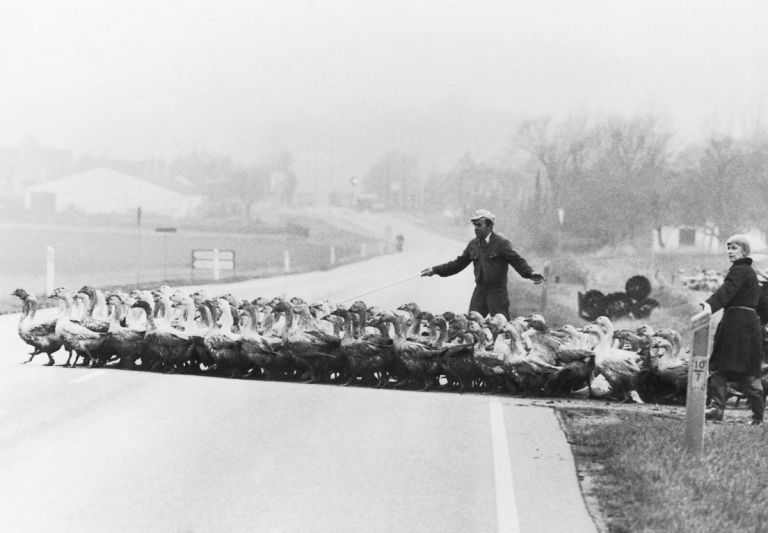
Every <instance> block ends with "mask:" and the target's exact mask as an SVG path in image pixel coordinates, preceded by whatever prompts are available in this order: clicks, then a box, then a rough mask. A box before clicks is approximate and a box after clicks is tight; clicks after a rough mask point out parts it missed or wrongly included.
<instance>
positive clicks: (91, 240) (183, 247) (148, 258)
mask: <svg viewBox="0 0 768 533" xmlns="http://www.w3.org/2000/svg"><path fill="white" fill-rule="evenodd" d="M316 233H317V235H311V236H310V237H300V236H295V235H258V234H248V233H231V232H230V233H223V232H221V233H215V232H203V231H194V230H185V229H184V228H179V231H178V232H177V233H168V234H164V233H158V232H156V231H154V230H144V231H143V232H142V234H141V237H139V233H138V230H137V229H128V230H126V229H118V228H114V227H88V228H84V227H77V226H69V227H66V226H54V225H29V224H11V223H4V224H0V235H1V236H0V243H2V250H3V253H2V254H0V287H2V289H1V290H2V292H1V293H0V312H7V311H17V310H18V300H17V299H15V298H12V297H11V296H10V293H11V292H12V291H13V290H14V289H15V288H17V287H21V288H24V289H26V290H27V291H28V292H34V293H36V294H43V293H44V291H45V282H46V267H45V265H46V263H45V257H46V247H47V246H51V247H53V248H54V250H55V285H57V286H68V287H72V288H79V287H81V286H82V285H84V284H90V285H94V286H97V287H107V286H121V285H122V286H124V285H131V286H137V285H138V286H146V287H155V286H158V285H160V284H161V283H163V282H164V281H168V282H170V283H172V284H178V283H190V282H192V283H195V282H206V283H207V282H210V281H211V280H212V271H211V270H192V268H191V258H192V250H193V249H212V248H219V249H221V250H233V251H234V252H235V271H222V273H221V277H222V280H223V281H231V280H233V279H246V278H252V277H263V276H268V275H273V274H276V273H282V272H283V271H284V257H285V256H284V254H285V253H286V252H288V254H289V257H290V269H291V271H292V272H302V271H307V270H323V269H327V268H330V267H331V263H330V260H331V253H330V250H331V245H332V244H333V246H334V251H335V259H336V264H343V263H346V262H349V261H354V260H357V259H359V258H360V257H361V254H362V252H363V251H364V252H365V254H366V255H374V254H378V253H381V252H382V251H383V250H382V249H381V247H380V246H379V244H380V243H378V242H376V241H373V240H372V239H366V238H364V237H361V236H359V235H355V234H352V233H347V232H343V231H339V230H334V229H328V228H324V229H322V230H318V231H317V232H316Z"/></svg>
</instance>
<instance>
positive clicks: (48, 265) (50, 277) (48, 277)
mask: <svg viewBox="0 0 768 533" xmlns="http://www.w3.org/2000/svg"><path fill="white" fill-rule="evenodd" d="M55 264H56V251H55V250H54V249H53V246H46V247H45V294H51V293H52V292H53V289H55V287H54V284H55V277H54V274H55V271H56V268H55Z"/></svg>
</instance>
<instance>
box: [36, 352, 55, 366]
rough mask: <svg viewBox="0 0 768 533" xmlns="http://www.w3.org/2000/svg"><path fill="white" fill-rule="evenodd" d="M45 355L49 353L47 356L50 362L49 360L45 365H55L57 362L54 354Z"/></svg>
mask: <svg viewBox="0 0 768 533" xmlns="http://www.w3.org/2000/svg"><path fill="white" fill-rule="evenodd" d="M45 355H47V356H48V362H47V363H45V366H53V365H54V364H56V361H54V360H53V356H52V355H51V354H49V353H47V354H45ZM31 360H32V359H30V361H31Z"/></svg>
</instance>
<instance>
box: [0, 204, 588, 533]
mask: <svg viewBox="0 0 768 533" xmlns="http://www.w3.org/2000/svg"><path fill="white" fill-rule="evenodd" d="M345 216H349V217H350V218H348V219H345ZM334 217H336V219H337V220H338V221H339V222H340V223H342V224H347V225H348V224H352V223H354V224H356V225H358V226H359V227H362V228H365V227H367V228H369V229H370V230H375V231H381V228H382V225H383V224H386V223H389V224H390V225H391V226H392V229H393V234H397V233H403V234H404V235H405V237H406V248H405V250H404V251H403V252H402V253H399V254H395V255H390V256H384V257H378V258H374V259H370V260H367V261H365V262H362V263H357V264H353V265H346V266H344V267H340V268H338V269H335V270H332V271H325V272H319V273H312V274H301V275H294V276H283V277H279V278H271V279H260V280H253V281H250V282H244V283H239V284H233V285H226V286H217V287H215V288H212V290H213V291H214V293H217V292H225V291H231V292H233V293H234V294H237V295H239V296H242V297H247V298H252V297H255V296H257V295H265V296H273V295H278V294H285V295H288V296H293V295H300V296H303V297H305V298H308V299H326V298H327V299H330V300H333V301H341V300H344V299H347V298H356V297H357V296H358V295H361V294H364V293H366V292H370V291H371V290H372V289H375V288H378V287H384V286H389V287H388V288H386V289H384V290H380V291H375V292H370V294H367V295H365V296H364V297H363V299H365V300H366V302H368V303H369V304H373V305H379V306H384V307H396V306H397V305H399V304H401V303H404V302H408V301H415V302H418V303H419V304H420V305H421V306H422V307H423V308H425V309H432V310H435V311H443V310H446V309H453V310H458V311H461V310H464V308H465V306H466V301H467V299H468V296H469V292H470V291H471V288H472V274H471V272H470V271H469V269H468V270H467V271H466V272H463V273H462V274H460V275H458V276H454V277H452V278H444V279H440V278H428V279H422V278H417V277H415V275H416V274H417V273H418V271H419V270H420V269H421V268H423V267H426V266H431V265H433V264H435V263H438V262H442V261H445V260H447V259H450V258H451V257H453V256H455V255H456V254H457V253H458V252H459V251H460V250H461V249H462V246H463V245H464V243H462V242H457V241H452V240H450V239H445V238H442V237H437V236H435V235H434V234H431V233H430V232H428V231H426V230H423V229H420V228H419V227H418V226H416V225H413V224H409V223H407V222H405V221H403V220H402V219H398V218H395V217H387V216H385V215H365V216H361V215H359V214H352V215H349V214H345V213H344V212H336V213H334ZM345 220H346V222H345ZM405 278H410V279H408V280H407V281H404V282H401V283H395V282H399V281H401V280H403V279H405ZM87 281H88V280H83V283H85V282H87ZM393 283H394V284H393ZM10 290H12V289H9V292H10ZM17 320H18V316H17V315H9V316H5V317H0V347H2V353H3V355H4V357H3V358H2V360H1V361H0V391H2V397H1V398H0V450H2V454H0V476H1V480H2V481H1V482H0V517H2V518H0V520H1V521H2V524H3V526H4V527H3V529H4V530H7V531H19V532H21V531H41V532H42V531H45V532H50V531H72V532H86V531H94V532H103V531H136V532H146V531H162V532H164V531H169V532H179V531H180V532H192V531H195V532H197V531H201V532H208V531H210V532H221V531H281V532H282V531H285V532H293V531H296V532H305V531H334V532H336V531H436V532H437V531H439V532H448V531H456V532H468V531H473V532H474V531H523V532H539V531H541V532H558V531H562V532H581V531H595V526H594V524H593V522H592V520H591V519H590V517H589V515H588V513H587V511H586V508H585V506H584V503H583V501H582V498H581V494H580V491H579V486H578V482H577V479H576V473H575V468H574V464H573V457H572V455H571V452H570V449H569V447H568V445H567V443H566V441H565V438H564V436H563V434H562V432H561V430H560V428H559V425H558V423H557V420H556V418H555V416H554V414H553V411H552V410H550V409H547V408H542V407H535V406H532V405H530V404H528V403H527V402H525V401H521V400H516V399H511V398H506V397H492V396H482V395H474V394H464V395H459V394H452V393H440V392H434V393H420V392H409V391H394V390H374V389H364V388H343V387H338V386H330V385H304V384H293V383H278V382H261V381H248V380H229V379H218V378H211V377H199V376H183V375H163V374H150V373H144V372H129V371H121V370H116V369H110V368H104V369H84V368H78V369H66V368H61V367H59V366H56V367H52V368H51V367H44V366H41V365H42V363H43V362H44V360H43V359H40V360H35V361H34V362H33V363H31V364H29V365H20V364H19V361H22V360H24V359H25V355H24V354H25V353H26V352H27V348H26V346H25V345H23V344H22V342H21V341H20V340H19V339H18V336H17V334H16V332H15V327H16V322H17ZM38 357H40V356H38ZM57 359H58V362H63V359H62V358H61V355H60V354H59V355H57Z"/></svg>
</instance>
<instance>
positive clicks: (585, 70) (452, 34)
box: [0, 0, 768, 183]
mask: <svg viewBox="0 0 768 533" xmlns="http://www.w3.org/2000/svg"><path fill="white" fill-rule="evenodd" d="M736 7H738V9H737V8H736ZM764 20H768V6H766V5H764V4H762V3H759V2H742V3H739V4H734V5H731V4H727V5H726V4H721V3H716V2H684V1H681V2H658V3H640V2H620V3H616V2H608V1H597V2H590V3H588V4H586V5H582V6H578V7H577V6H575V5H574V4H572V3H569V2H562V1H559V2H550V3H546V4H542V3H537V2H515V3H508V2H501V1H499V2H487V3H483V4H479V5H475V4H469V3H464V2H448V3H445V2H419V3H417V4H415V5H411V4H410V3H407V2H395V3H391V2H365V3H356V2H346V1H337V2H330V3H318V2H312V1H309V0H307V1H294V2H288V3H281V4H280V5H273V4H271V3H260V2H258V3H253V4H251V3H245V4H239V3H237V2H234V3H227V4H223V5H219V4H215V3H208V2H192V3H187V2H185V3H184V4H176V3H174V2H165V3H156V2H151V3H150V2H138V3H131V4H130V5H116V6H115V5H110V6H107V7H104V6H102V5H100V4H99V3H96V2H89V1H78V2H74V3H68V4H67V5H60V4H58V3H56V2H45V1H43V2H32V3H25V4H23V5H15V6H13V7H10V8H8V9H7V13H6V14H5V16H4V17H3V20H2V21H1V22H0V30H2V31H0V42H2V44H3V50H4V54H3V55H4V64H5V69H4V74H3V79H4V81H5V83H4V93H5V98H4V101H3V103H2V104H0V109H2V110H3V116H4V120H3V121H2V124H1V125H0V146H3V147H10V148H13V147H18V146H20V145H21V144H22V143H23V142H24V141H25V140H28V139H34V140H35V141H36V142H37V143H38V144H39V145H40V146H41V147H45V148H55V149H64V150H72V151H73V152H74V153H77V154H88V155H92V156H99V157H104V158H115V159H129V160H136V159H148V158H160V159H164V160H170V159H173V158H174V157H178V156H179V155H183V154H186V153H190V152H192V151H195V150H198V151H201V152H206V153H212V154H222V155H229V156H231V157H232V158H233V159H234V160H235V161H236V162H242V163H246V164H247V163H253V162H257V161H259V160H261V159H263V158H264V157H267V156H268V155H269V154H271V153H275V152H279V151H282V150H287V151H289V152H291V153H292V154H294V156H295V157H296V172H297V174H298V175H299V178H300V179H301V180H302V181H305V180H309V179H319V180H320V181H321V182H323V183H329V182H330V183H333V182H335V181H336V180H341V179H343V180H347V179H348V177H349V176H350V175H363V174H364V173H365V172H366V171H367V169H368V167H369V166H370V165H371V164H373V163H374V162H375V161H376V160H377V159H378V158H380V157H381V156H382V155H383V154H385V153H387V152H389V151H391V150H397V151H400V152H402V153H406V154H409V155H413V156H415V157H417V158H418V159H419V163H420V172H421V173H422V174H426V173H428V172H430V171H431V170H438V171H442V170H445V169H446V168H447V167H449V166H451V165H452V164H454V163H455V162H456V161H457V160H458V159H459V158H460V157H462V156H463V155H464V154H465V153H470V154H472V156H473V157H475V158H478V159H481V160H489V159H490V160H495V159H502V158H505V157H508V155H509V151H510V149H511V148H513V136H514V133H515V130H516V128H517V126H518V125H519V123H520V122H521V121H523V120H526V119H532V118H536V117H541V116H549V117H552V118H553V119H555V120H566V119H569V118H572V117H577V118H583V119H585V120H592V121H600V120H603V119H604V118H606V117H611V116H622V117H628V116H639V115H653V116H656V117H659V119H660V120H661V123H662V124H664V125H665V126H666V127H667V129H668V131H669V132H670V133H672V134H673V135H674V136H675V137H674V138H675V140H676V142H677V144H679V145H684V144H689V143H694V142H697V141H699V140H701V138H702V137H704V136H705V135H707V134H709V133H712V132H718V133H722V134H733V135H744V134H750V133H753V132H755V131H759V130H760V129H761V128H762V127H763V125H764V124H765V121H766V109H765V106H764V104H765V96H766V93H767V92H768V53H766V52H765V50H766V47H765V44H766V41H768V39H766V38H765V36H764V32H763V30H762V27H761V24H762V21H764ZM329 180H330V181H329Z"/></svg>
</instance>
